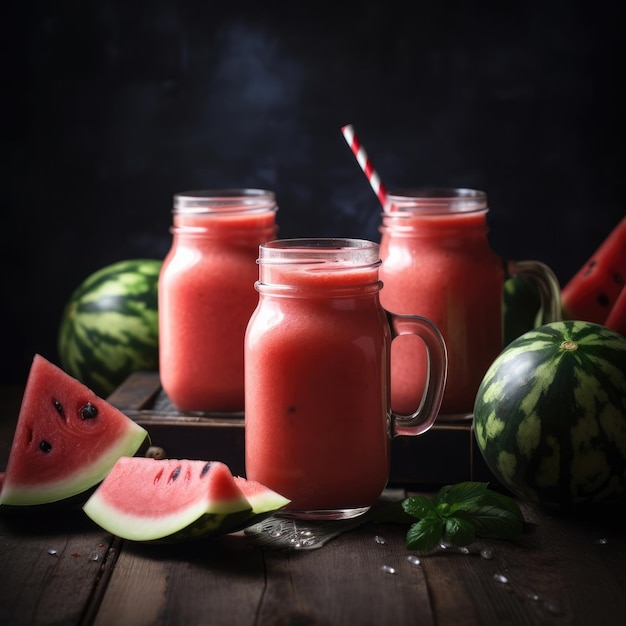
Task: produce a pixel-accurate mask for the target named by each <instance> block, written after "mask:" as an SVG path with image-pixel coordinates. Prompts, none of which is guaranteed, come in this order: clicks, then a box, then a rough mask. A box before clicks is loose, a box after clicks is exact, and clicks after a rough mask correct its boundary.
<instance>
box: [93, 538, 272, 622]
mask: <svg viewBox="0 0 626 626" xmlns="http://www.w3.org/2000/svg"><path fill="white" fill-rule="evenodd" d="M264 585H265V574H264V564H263V554H262V552H261V550H260V549H258V548H257V549H255V548H253V547H251V546H249V545H248V542H247V541H246V538H245V537H244V536H243V535H242V534H236V535H230V536H227V537H222V538H220V539H219V540H206V541H199V542H197V543H192V544H184V545H177V546H161V545H140V544H130V543H127V542H126V543H124V546H123V550H122V552H121V554H120V556H119V558H118V560H117V564H116V567H115V572H114V574H113V576H112V577H111V579H110V581H109V585H108V588H107V591H106V593H105V594H104V596H103V600H102V604H101V605H100V609H99V613H98V615H97V618H96V620H95V622H94V625H95V626H110V625H111V624H115V626H136V625H137V624H150V626H160V625H165V624H185V626H194V625H198V626H205V625H206V624H220V626H227V625H228V624H242V625H246V624H254V623H255V616H256V611H257V607H258V605H259V603H260V601H261V598H262V595H263V592H264Z"/></svg>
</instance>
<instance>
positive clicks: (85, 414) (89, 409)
mask: <svg viewBox="0 0 626 626" xmlns="http://www.w3.org/2000/svg"><path fill="white" fill-rule="evenodd" d="M97 415H98V409H97V408H96V407H95V406H94V405H93V404H91V402H87V404H86V405H85V406H83V407H81V409H80V416H81V417H82V418H83V419H84V420H91V419H94V418H95V417H96V416H97Z"/></svg>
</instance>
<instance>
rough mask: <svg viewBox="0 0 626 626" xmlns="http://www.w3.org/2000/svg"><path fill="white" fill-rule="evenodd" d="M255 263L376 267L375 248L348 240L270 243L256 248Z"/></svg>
mask: <svg viewBox="0 0 626 626" xmlns="http://www.w3.org/2000/svg"><path fill="white" fill-rule="evenodd" d="M257 263H259V264H261V265H265V264H290V263H297V264H320V263H324V264H325V265H329V266H333V265H334V266H344V267H345V266H349V267H363V266H372V265H378V264H380V253H379V244H377V243H375V242H373V241H370V240H368V239H355V238H350V237H300V238H292V239H274V240H272V241H267V242H265V243H262V244H261V245H260V246H259V258H258V259H257Z"/></svg>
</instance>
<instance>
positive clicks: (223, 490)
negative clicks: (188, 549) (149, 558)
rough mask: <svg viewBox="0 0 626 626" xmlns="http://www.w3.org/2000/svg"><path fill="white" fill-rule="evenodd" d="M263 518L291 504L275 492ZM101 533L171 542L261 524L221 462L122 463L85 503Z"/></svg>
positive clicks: (134, 460)
mask: <svg viewBox="0 0 626 626" xmlns="http://www.w3.org/2000/svg"><path fill="white" fill-rule="evenodd" d="M261 487H262V486H261V485H259V486H258V487H255V489H254V491H255V493H256V494H257V496H256V497H257V506H258V508H260V509H263V517H265V516H266V515H267V514H269V512H270V511H271V510H274V509H277V508H280V507H282V506H284V505H285V504H287V503H288V502H289V501H288V500H287V499H285V498H282V496H278V494H276V493H275V492H272V491H270V490H267V489H266V492H269V493H270V494H272V497H271V499H269V500H267V502H266V503H265V505H261V504H260V502H259V501H258V498H259V497H260V493H259V490H260V489H261ZM83 510H84V511H85V513H86V514H87V515H88V516H89V517H90V518H91V519H92V520H93V521H94V522H95V523H96V524H98V525H99V526H100V527H101V528H104V530H106V531H108V532H110V533H112V534H114V535H117V536H118V537H121V538H122V539H128V540H131V541H140V542H160V543H174V542H180V541H185V540H189V539H197V538H200V537H208V536H214V535H222V534H226V533H230V532H234V531H235V530H240V529H241V528H244V527H245V526H249V525H250V524H253V523H255V522H256V521H258V520H259V519H260V516H259V515H257V513H256V512H255V510H254V508H253V506H252V505H251V503H250V502H249V501H248V499H247V498H246V497H245V496H244V494H243V492H242V490H241V489H240V488H239V486H238V483H237V482H236V481H235V478H234V477H233V475H232V473H231V471H230V469H229V468H228V466H227V465H225V464H224V463H222V462H220V461H199V460H185V459H183V460H179V459H164V460H156V459H150V458H140V457H136V458H121V459H119V461H118V462H117V463H116V464H115V467H113V469H112V470H111V472H110V473H109V475H108V476H107V477H106V478H105V479H104V480H103V481H102V483H101V484H100V485H99V486H98V488H97V489H96V490H95V491H94V493H93V494H92V495H91V497H90V498H89V500H87V502H86V503H85V505H84V507H83Z"/></svg>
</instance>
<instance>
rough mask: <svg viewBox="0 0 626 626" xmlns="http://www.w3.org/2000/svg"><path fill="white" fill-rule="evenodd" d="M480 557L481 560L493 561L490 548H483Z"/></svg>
mask: <svg viewBox="0 0 626 626" xmlns="http://www.w3.org/2000/svg"><path fill="white" fill-rule="evenodd" d="M480 556H481V557H482V558H483V559H487V560H489V559H493V550H492V549H491V548H483V549H482V550H481V551H480Z"/></svg>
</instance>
